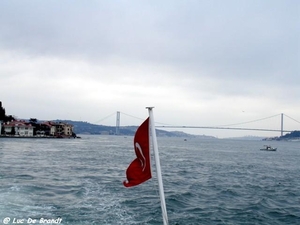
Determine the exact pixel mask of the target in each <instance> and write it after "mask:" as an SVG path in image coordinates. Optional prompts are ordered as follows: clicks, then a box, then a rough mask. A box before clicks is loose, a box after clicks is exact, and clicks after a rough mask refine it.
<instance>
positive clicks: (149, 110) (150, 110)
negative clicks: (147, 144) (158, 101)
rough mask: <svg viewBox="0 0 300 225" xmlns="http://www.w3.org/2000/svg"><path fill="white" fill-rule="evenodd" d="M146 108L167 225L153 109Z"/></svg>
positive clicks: (166, 223) (164, 219)
mask: <svg viewBox="0 0 300 225" xmlns="http://www.w3.org/2000/svg"><path fill="white" fill-rule="evenodd" d="M146 108H147V109H148V112H149V118H150V127H151V134H152V143H153V150H154V158H155V164H156V172H157V180H158V187H159V196H160V205H161V211H162V216H163V222H164V225H168V224H169V223H168V215H167V207H166V201H165V194H164V187H163V180H162V175H161V168H160V160H159V153H158V145H157V139H156V131H155V123H154V117H153V111H152V109H153V108H154V107H146Z"/></svg>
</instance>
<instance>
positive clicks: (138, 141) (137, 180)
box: [123, 117, 152, 187]
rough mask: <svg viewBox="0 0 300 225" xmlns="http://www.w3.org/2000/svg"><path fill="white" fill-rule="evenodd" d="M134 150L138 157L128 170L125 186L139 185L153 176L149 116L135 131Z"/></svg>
mask: <svg viewBox="0 0 300 225" xmlns="http://www.w3.org/2000/svg"><path fill="white" fill-rule="evenodd" d="M134 150H135V154H136V157H137V158H136V159H135V160H133V161H132V163H131V164H130V165H129V167H128V168H127V170H126V177H127V181H124V182H123V184H124V186H125V187H132V186H136V185H139V184H141V183H143V182H145V181H146V180H149V179H150V178H151V177H152V176H151V166H150V144H149V117H148V118H147V119H146V120H145V121H144V122H143V123H142V125H141V126H140V127H139V128H138V129H137V131H136V133H135V136H134Z"/></svg>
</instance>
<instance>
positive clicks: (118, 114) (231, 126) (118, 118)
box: [95, 111, 300, 136]
mask: <svg viewBox="0 0 300 225" xmlns="http://www.w3.org/2000/svg"><path fill="white" fill-rule="evenodd" d="M121 113H122V115H125V116H129V117H132V118H134V119H138V120H141V121H142V120H144V119H143V118H138V117H136V116H132V115H129V114H127V113H123V112H120V111H117V112H114V113H112V114H110V115H108V116H106V117H104V118H103V119H101V120H98V121H97V122H95V123H99V122H101V121H103V120H105V119H107V118H109V117H112V116H115V117H116V135H118V134H120V124H121ZM274 117H280V128H278V129H270V128H247V127H236V126H242V125H245V124H249V123H254V122H259V121H263V120H267V119H270V118H274ZM285 118H289V119H290V120H293V121H294V122H296V123H299V124H300V122H299V121H298V120H296V119H294V118H292V117H290V116H288V115H286V114H284V113H281V114H276V115H273V116H269V117H265V118H261V119H256V120H251V121H246V122H241V123H235V124H228V125H224V126H189V125H187V126H185V125H181V126H174V125H162V124H163V123H158V122H156V124H160V125H156V126H155V127H156V128H168V129H174V128H177V129H183V128H195V129H216V130H245V131H271V132H280V136H283V134H284V133H289V132H292V131H294V130H295V129H294V130H286V129H284V119H285ZM298 130H300V129H298Z"/></svg>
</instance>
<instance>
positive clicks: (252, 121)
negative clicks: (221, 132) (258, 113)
mask: <svg viewBox="0 0 300 225" xmlns="http://www.w3.org/2000/svg"><path fill="white" fill-rule="evenodd" d="M279 115H281V114H276V115H273V116H268V117H265V118H261V119H256V120H251V121H247V122H241V123H234V124H226V125H219V126H221V127H223V126H224V127H225V126H236V125H243V124H248V123H254V122H258V121H262V120H267V119H270V118H273V117H276V116H279Z"/></svg>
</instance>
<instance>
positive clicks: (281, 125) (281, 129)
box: [280, 113, 283, 137]
mask: <svg viewBox="0 0 300 225" xmlns="http://www.w3.org/2000/svg"><path fill="white" fill-rule="evenodd" d="M280 136H281V137H282V136H283V113H281V135H280Z"/></svg>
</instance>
